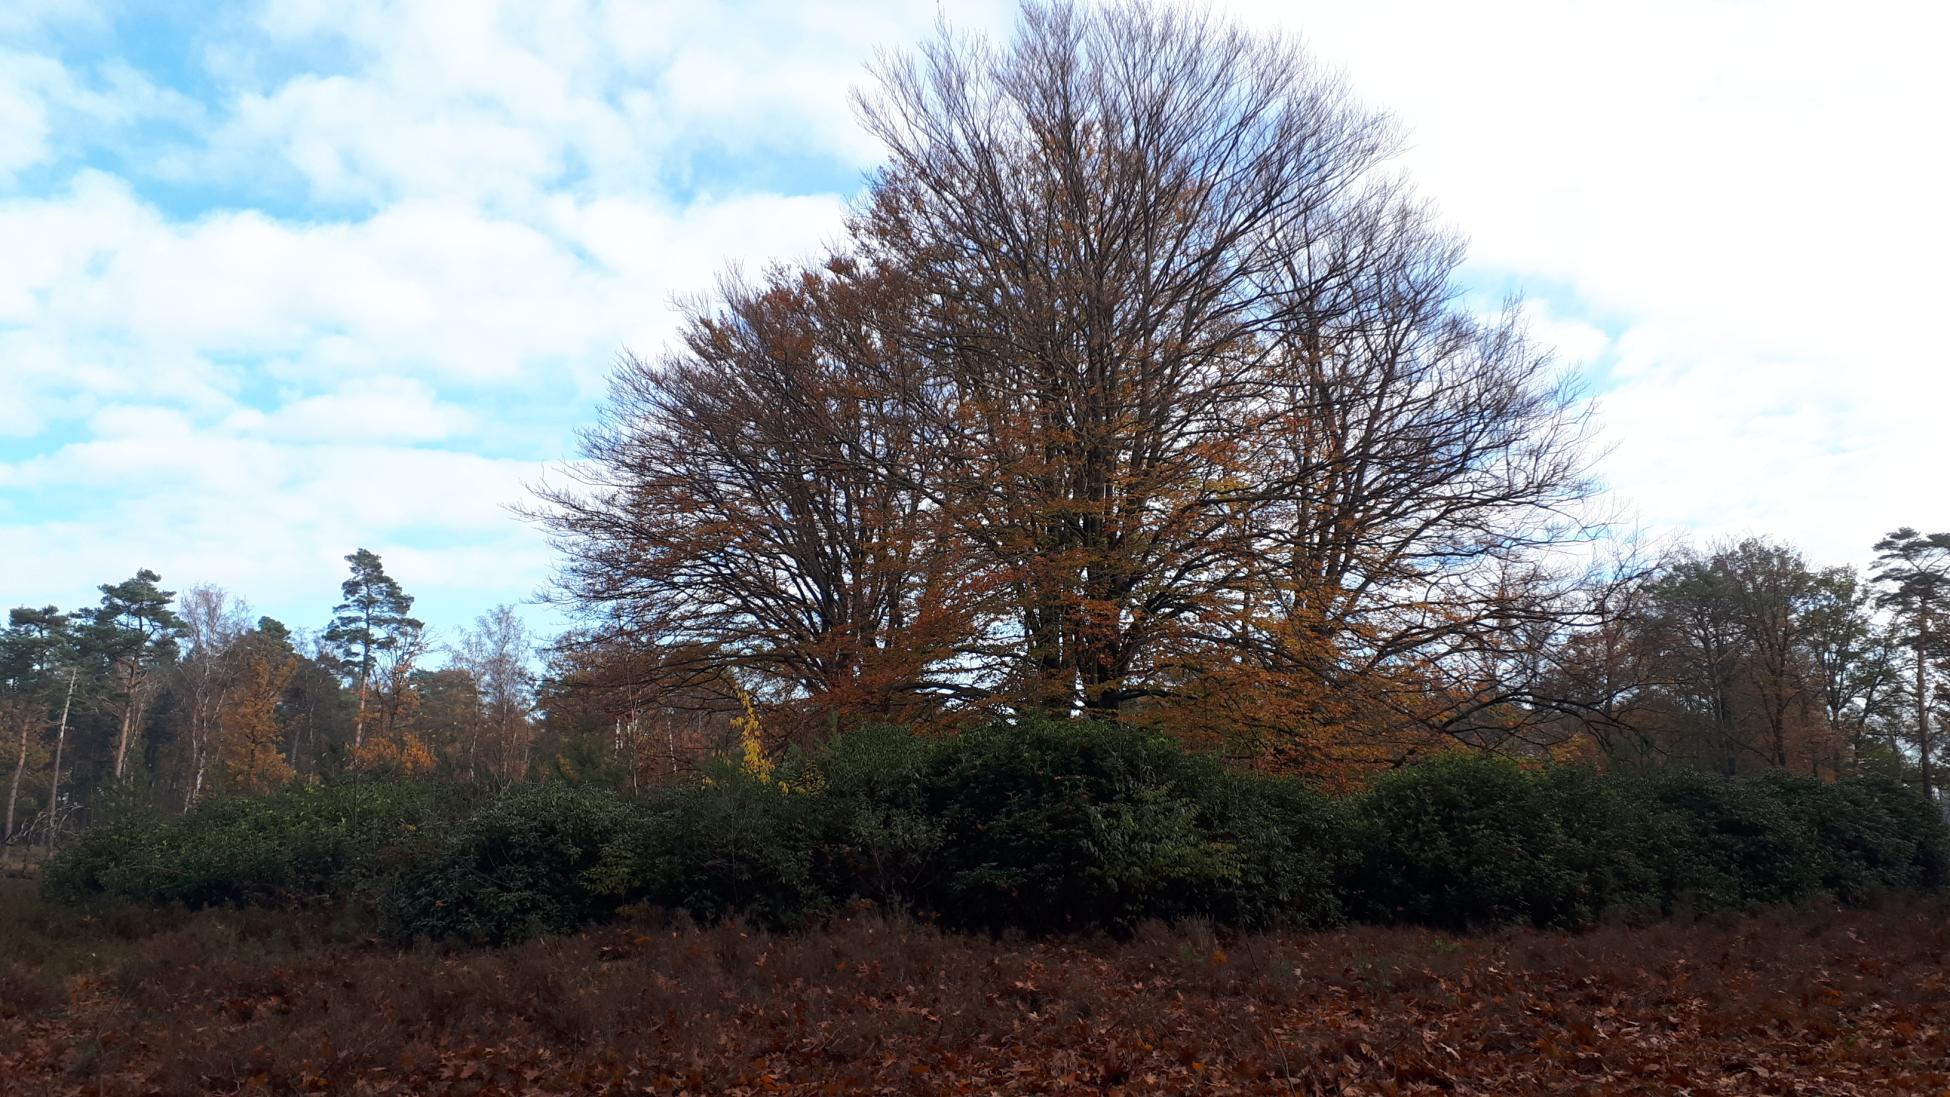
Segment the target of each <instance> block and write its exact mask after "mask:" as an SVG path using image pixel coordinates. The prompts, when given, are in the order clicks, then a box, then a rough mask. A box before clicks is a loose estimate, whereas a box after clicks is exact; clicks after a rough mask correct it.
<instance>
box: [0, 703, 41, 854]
mask: <svg viewBox="0 0 1950 1097" xmlns="http://www.w3.org/2000/svg"><path fill="white" fill-rule="evenodd" d="M35 723H36V721H34V720H32V719H28V718H27V717H25V716H23V717H22V718H21V721H20V752H19V754H17V755H15V757H14V779H13V782H12V783H11V784H10V785H8V786H7V827H6V829H5V830H4V831H0V842H11V841H13V837H14V805H15V804H16V803H18V802H19V801H20V775H21V774H22V773H24V772H26V770H27V734H28V732H29V731H30V730H32V728H33V726H34V724H35Z"/></svg>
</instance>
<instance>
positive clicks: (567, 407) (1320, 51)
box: [0, 0, 1950, 629]
mask: <svg viewBox="0 0 1950 1097" xmlns="http://www.w3.org/2000/svg"><path fill="white" fill-rule="evenodd" d="M1216 6H1217V7H1219V8H1221V9H1224V10H1231V11H1235V12H1236V13H1237V14H1238V15H1239V17H1240V18H1242V19H1244V20H1247V21H1249V22H1252V23H1254V24H1256V25H1265V26H1280V27H1285V28H1288V29H1291V30H1294V31H1297V32H1299V33H1300V34H1301V35H1302V36H1303V38H1304V40H1305V41H1306V42H1307V44H1308V46H1309V47H1310V49H1311V50H1312V52H1313V53H1314V54H1315V56H1316V57H1317V58H1318V59H1319V60H1320V61H1322V62H1323V63H1326V64H1328V65H1331V66H1334V67H1336V68H1339V69H1342V70H1344V71H1345V72H1346V73H1347V75H1348V77H1349V78H1350V80H1351V81H1352V82H1353V84H1354V85H1355V86H1356V88H1357V89H1358V90H1359V91H1360V92H1361V93H1362V94H1363V95H1364V96H1365V97H1366V98H1367V99H1368V100H1369V101H1370V102H1372V103H1374V104H1376V105H1378V106H1382V107H1385V108H1387V109H1389V110H1391V111H1393V112H1394V113H1395V114H1396V115H1398V116H1399V118H1400V119H1401V121H1402V122H1403V124H1404V125H1405V127H1406V128H1407V130H1408V132H1409V134H1410V138H1411V146H1410V148H1409V150H1408V151H1407V152H1406V154H1405V155H1404V157H1403V160H1404V164H1405V166H1406V168H1407V170H1408V171H1409V172H1410V173H1411V174H1412V175H1413V176H1414V177H1415V178H1416V179H1417V180H1418V181H1419V183H1420V185H1421V187H1422V189H1423V190H1424V191H1425V192H1426V194H1427V195H1428V196H1429V197H1430V198H1432V199H1433V200H1434V201H1435V202H1436V204H1437V206H1438V208H1439V209H1440V210H1441V211H1442V213H1443V215H1444V216H1445V217H1446V218H1447V219H1448V220H1449V221H1450V222H1451V223H1452V224H1454V225H1455V226H1456V227H1457V228H1458V229H1460V230H1461V231H1462V232H1464V233H1465V234H1467V235H1468V236H1469V238H1470V239H1471V241H1472V251H1471V255H1472V259H1471V264H1470V267H1469V270H1468V277H1469V279H1470V282H1471V285H1472V287H1473V288H1474V289H1476V290H1477V291H1479V292H1481V293H1483V294H1484V295H1486V296H1489V297H1495V296H1497V295H1500V294H1502V293H1505V292H1508V291H1513V290H1514V291H1520V292H1521V293H1522V294H1523V295H1524V296H1525V298H1526V299H1527V301H1528V303H1529V304H1528V307H1529V309H1530V310H1531V317H1532V321H1533V323H1534V324H1535V326H1536V330H1537V332H1538V334H1539V335H1540V336H1541V337H1543V338H1545V339H1547V340H1549V341H1550V342H1552V343H1554V344H1555V345H1556V346H1557V348H1558V351H1559V354H1560V356H1561V357H1562V359H1563V360H1564V361H1566V362H1568V363H1573V364H1576V365H1578V366H1580V367H1581V368H1582V369H1583V370H1584V372H1585V375H1586V377H1587V378H1588V383H1589V387H1590V389H1591V390H1592V392H1593V393H1594V394H1595V396H1596V397H1597V400H1598V415H1599V419H1600V422H1601V424H1602V432H1603V437H1604V440H1605V442H1606V443H1607V444H1608V445H1609V446H1610V451H1609V453H1608V454H1607V456H1606V457H1605V458H1604V460H1603V463H1602V464H1601V466H1600V468H1601V471H1602V473H1603V475H1604V477H1605V479H1606V481H1607V483H1608V484H1609V485H1610V487H1611V489H1612V490H1613V491H1614V492H1615V493H1616V495H1617V496H1618V498H1619V500H1620V502H1621V503H1622V504H1623V505H1624V506H1626V507H1627V508H1629V511H1630V512H1631V513H1632V514H1635V515H1636V516H1637V518H1638V520H1639V521H1640V522H1641V523H1642V524H1643V525H1644V526H1645V527H1647V528H1648V529H1650V530H1652V531H1656V532H1661V533H1670V534H1688V535H1692V536H1696V537H1701V538H1710V537H1715V536H1723V535H1734V534H1748V533H1760V534H1769V535H1775V536H1778V537H1782V538H1785V539H1788V540H1790V541H1792V542H1795V543H1797V544H1799V545H1801V546H1802V547H1803V548H1804V549H1805V550H1806V551H1807V552H1808V553H1809V555H1810V556H1811V557H1812V558H1814V559H1815V560H1817V561H1820V562H1830V561H1838V562H1839V561H1859V560H1862V559H1864V558H1865V557H1866V555H1867V546H1868V544H1869V543H1871V542H1873V541H1874V540H1875V538H1876V537H1877V536H1879V535H1880V534H1881V533H1882V532H1884V531H1885V530H1887V529H1890V528H1892V527H1894V526H1897V525H1902V524H1910V525H1917V526H1921V527H1926V528H1930V529H1941V528H1946V527H1950V490H1946V488H1945V487H1944V482H1945V477H1944V474H1943V472H1942V471H1941V470H1942V469H1943V467H1944V461H1943V458H1942V456H1941V454H1942V452H1943V451H1942V447H1941V438H1942V436H1943V433H1944V429H1945V428H1944V424H1945V422H1946V408H1947V407H1950V351H1946V349H1945V347H1944V344H1943V342H1942V339H1941V337H1940V336H1939V333H1938V327H1939V318H1940V310H1941V309H1942V308H1943V302H1944V299H1945V296H1946V291H1950V276H1946V275H1945V274H1944V273H1943V267H1942V264H1943V257H1944V256H1946V255H1950V213H1946V209H1950V204H1947V203H1946V201H1945V198H1944V195H1945V192H1946V179H1945V163H1946V149H1945V137H1944V134H1945V133H1946V132H1950V122H1946V119H1945V118H1944V117H1943V115H1944V112H1945V107H1946V106H1950V66H1944V65H1943V64H1942V63H1941V57H1940V49H1941V44H1942V42H1943V41H1944V40H1945V38H1946V32H1950V17H1947V16H1946V15H1945V14H1944V13H1945V11H1946V7H1950V6H1946V5H1939V4H1931V3H1922V2H1913V3H1893V2H1892V3H1875V2H1869V3H1857V4H1849V5H1839V4H1834V3H1832V2H1831V3H1795V2H1791V0H1775V2H1760V0H1676V2H1669V3H1668V2H1650V3H1639V4H1632V5H1599V4H1574V3H1558V2H1551V3H1543V2H1539V3H1517V2H1503V0H1490V2H1477V3H1469V4H1457V3H1454V2H1452V0H1427V2H1416V3H1410V2H1394V0H1363V2H1362V3H1358V4H1357V3H1349V2H1346V0H1340V2H1336V3H1314V2H1275V0H1267V2H1263V3H1250V2H1245V0H1241V2H1237V3H1219V4H1217V5H1216ZM937 10H939V11H940V12H941V13H942V14H945V15H946V17H947V18H949V19H950V20H951V21H953V22H956V23H958V24H962V25H966V26H974V27H986V28H993V29H997V30H1002V29H1006V27H1007V26H1008V23H1009V21H1010V19H1011V11H1012V8H1010V7H1009V6H1008V5H1006V4H1001V3H987V2H963V0H946V2H944V3H942V4H940V5H939V8H938V9H937V5H935V4H932V3H916V2H907V0H883V2H879V3H864V2H862V3H852V2H814V0H789V2H788V0H759V2H752V3H720V2H710V0H706V2H698V0H688V2H684V3H664V2H660V0H659V2H649V0H615V2H611V0H560V2H541V0H509V2H507V3H504V4H501V5H499V10H497V5H495V4H493V3H489V2H488V0H466V2H454V3H445V2H438V0H428V2H423V3H379V2H366V0H267V2H265V3H262V4H255V3H238V4H234V5H229V6H218V5H203V4H187V5H186V4H180V3H175V2H173V0H144V2H131V3H125V4H115V3H107V2H103V3H90V2H88V0H0V565H3V566H0V599H5V600H6V603H7V604H16V603H35V604H39V603H45V602H55V603H59V604H62V605H64V606H72V605H77V604H81V603H84V602H88V601H92V599H93V596H94V595H93V588H94V586H95V584H97V583H102V582H107V581H110V580H114V579H119V578H123V577H126V576H127V575H129V574H131V573H132V572H133V571H134V570H135V569H136V568H138V567H151V568H155V569H157V570H159V571H161V572H162V573H163V575H164V578H165V580H166V583H165V585H167V586H175V587H180V586H184V585H187V584H189V583H192V582H197V581H210V582H217V583H220V584H221V585H223V586H225V587H227V588H229V589H230V590H231V591H233V592H234V593H237V594H240V595H242V596H244V597H245V598H247V599H249V600H250V601H251V602H252V603H253V604H254V605H255V606H257V607H258V608H259V609H260V610H261V611H263V612H269V613H272V614H275V615H277V616H279V617H281V618H283V619H285V620H286V621H287V622H289V623H291V624H293V625H298V626H308V625H309V626H315V625H318V624H322V623H323V621H324V619H325V618H326V616H327V615H328V613H329V610H330V606H331V604H332V603H333V602H334V601H336V595H337V583H338V582H339V580H340V579H341V578H342V576H343V573H344V565H343V563H342V560H341V557H343V556H344V554H345V553H347V552H350V551H351V550H352V549H353V548H355V547H359V546H365V547H368V548H371V549H373V550H374V551H376V552H379V553H380V554H381V555H382V556H383V557H384V558H385V560H386V563H387V565H388V568H389V570H391V571H392V572H393V573H394V574H395V575H397V576H398V577H400V579H401V580H402V582H403V583H404V584H405V586H406V587H407V589H408V590H409V591H411V592H413V593H416V594H417V595H418V596H419V598H420V607H421V609H422V610H423V611H424V614H425V616H426V617H427V618H428V619H429V620H430V621H432V622H433V623H434V624H436V625H438V626H442V627H444V628H449V629H451V628H452V627H453V626H456V625H459V624H461V623H464V622H465V621H467V620H468V619H470V618H471V617H472V616H473V615H474V614H476V613H478V612H479V611H480V610H482V609H484V608H486V607H487V606H489V605H491V604H493V603H496V602H504V601H520V600H522V599H525V598H527V597H529V596H530V595H531V594H532V593H533V592H534V591H535V590H536V588H537V587H538V586H540V584H541V583H542V582H543V580H544V579H545V577H546V575H547V572H548V569H549V563H550V561H549V555H548V552H547V549H546V547H545V546H544V545H543V544H542V542H541V539H540V537H539V536H538V535H537V534H535V533H534V532H533V531H531V530H529V529H526V528H525V527H523V526H522V525H521V524H520V523H518V522H517V521H516V520H514V519H513V518H511V517H510V516H509V514H508V513H507V511H506V507H507V505H508V504H510V503H512V502H515V501H518V500H519V499H520V498H521V497H522V494H523V489H522V485H523V483H524V482H532V481H534V480H535V479H537V478H538V477H539V476H541V475H542V473H543V470H544V469H545V467H546V466H547V464H548V463H549V462H552V461H557V460H560V459H562V458H564V457H566V456H569V455H571V453H572V452H573V449H574V444H575V443H574V432H575V430H576V428H577V427H578V426H579V425H581V424H583V423H585V422H587V421H588V420H589V418H590V417H591V415H592V412H593V409H594V406H595V404H596V401H597V400H598V398H599V396H600V393H601V386H602V379H603V376H604V374H605V372H606V370H607V369H608V367H609V365H610V364H611V363H612V362H613V360H614V358H615V356H616V354H617V353H618V351H619V350H621V349H623V348H625V347H629V348H634V349H636V350H639V351H645V352H648V351H654V350H655V349H656V348H657V347H658V346H659V345H660V344H661V343H662V342H663V341H664V340H665V339H666V338H667V336H668V334H669V333H670V331H671V330H672V315H671V311H670V307H669V306H670V302H671V300H672V299H673V297H675V296H678V295H683V294H687V293H694V292H697V291H700V290H703V289H707V288H708V287H709V286H710V284H711V281H712V279H713V277H714V275H715V273H716V272H717V271H719V270H720V269H721V268H723V267H724V266H725V265H726V264H728V263H734V262H735V263H741V264H743V265H744V266H746V267H747V268H749V267H751V266H754V265H757V264H762V263H763V262H764V261H766V259H768V258H771V257H778V258H792V257H795V256H801V255H805V254H807V253H809V252H810V251H812V250H813V249H814V248H816V247H817V246H818V245H819V243H820V242H821V241H824V240H828V239H831V238H833V236H834V235H835V233H836V230H837V227H838V223H839V218H840V214H841V211H842V209H843V208H844V205H845V203H846V201H847V200H848V198H849V197H850V196H851V195H853V194H854V193H855V192H856V191H857V189H858V187H859V184H860V180H861V176H862V173H863V172H864V171H865V170H866V169H867V168H869V167H870V166H871V165H872V164H873V163H874V161H875V149H874V146H873V145H872V143H871V142H870V141H869V140H868V139H866V138H865V137H864V136H863V135H862V134H861V133H860V131H859V129H858V128H857V127H856V125H855V124H854V121H853V118H852V114H851V111H850V109H849V107H848V105H847V90H848V89H849V88H850V87H851V86H853V85H855V84H856V83H858V82H859V81H860V79H861V77H862V66H863V64H864V63H865V62H866V61H867V60H868V59H869V58H870V57H871V56H872V54H873V52H874V50H875V49H876V48H878V47H882V46H900V45H902V44H905V43H911V42H914V41H916V40H918V39H920V38H921V37H923V36H924V35H926V34H927V33H928V31H929V29H930V27H931V25H932V23H933V20H934V19H935V17H936V13H937ZM544 623H545V622H544Z"/></svg>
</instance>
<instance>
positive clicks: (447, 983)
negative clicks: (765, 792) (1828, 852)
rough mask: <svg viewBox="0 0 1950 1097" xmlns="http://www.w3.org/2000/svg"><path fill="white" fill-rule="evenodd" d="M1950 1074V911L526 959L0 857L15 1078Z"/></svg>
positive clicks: (204, 1087) (913, 930)
mask: <svg viewBox="0 0 1950 1097" xmlns="http://www.w3.org/2000/svg"><path fill="white" fill-rule="evenodd" d="M686 1091H688V1092H689V1093H691V1094H719V1093H725V1094H753V1093H831V1094H851V1093H913V1094H936V1093H1049V1094H1101V1093H1128V1094H1140V1093H1144V1094H1178V1093H1275V1094H1278V1093H1304V1094H1320V1093H1327V1094H1391V1095H1392V1094H1412V1093H1451V1094H1530V1093H1593V1094H1597V1093H1612V1094H1720V1093H1739V1094H1747V1093H1756V1094H1759V1093H1767V1094H1788V1093H1799V1094H1822V1095H1834V1097H1840V1095H1849V1094H1878V1095H1880V1094H1907V1093H1928V1094H1941V1093H1945V1092H1950V904H1946V903H1944V902H1941V901H1927V902H1925V901H1905V902H1891V903H1889V904H1887V905H1883V906H1880V907H1878V908H1876V909H1871V910H1855V911H1838V910H1833V909H1818V908H1804V909H1798V910H1792V911H1777V912H1773V913H1769V914H1765V915H1762V916H1759V917H1754V918H1744V919H1735V918H1724V919H1718V918H1716V919H1707V920H1702V921H1692V922H1685V923H1681V922H1670V923H1665V924H1660V925H1654V926H1649V927H1640V928H1628V927H1622V926H1621V927H1608V928H1604V929H1601V930H1598V931H1596V932H1592V933H1588V934H1583V935H1579V936H1573V937H1565V936H1561V935H1555V934H1540V933H1529V932H1509V933H1500V934H1494V935H1486V936H1479V937H1453V936H1448V935H1443V934H1438V933H1432V932H1425V931H1419V930H1402V929H1367V928H1354V929H1347V930H1341V931H1336V932H1326V933H1311V934H1280V935H1263V936H1239V937H1229V936H1218V937H1215V936H1214V935H1212V934H1211V933H1208V932H1205V931H1202V930H1201V929H1199V928H1197V927H1182V926H1181V927H1176V928H1167V927H1162V926H1159V927H1147V928H1145V929H1142V930H1140V931H1139V932H1138V933H1137V934H1136V935H1135V936H1134V937H1133V938H1132V939H1130V940H1125V941H1111V940H1107V939H1090V940H1058V941H998V940H991V939H989V938H986V937H971V936H960V935H951V934H943V933H939V932H936V931H934V930H932V929H929V928H928V927H926V926H922V925H918V924H916V923H914V922H911V921H906V920H900V919H889V918H884V917H880V916H877V915H873V914H862V915H859V916H857V917H853V918H849V919H845V920H841V921H838V922H836V923H834V924H832V925H831V926H828V927H826V928H824V929H820V930H815V931H809V932H804V933H799V934H794V935H791V936H771V935H767V934H762V933H757V932H752V931H746V930H741V929H739V928H737V927H734V926H724V927H715V928H696V927H691V926H688V925H685V924H672V923H671V922H669V921H668V920H659V919H657V918H654V917H651V916H648V915H646V916H643V917H640V918H634V919H630V920H626V921H625V922H624V923H622V924H618V925H614V926H609V927H605V928H603V929H600V930H596V931H592V932H589V933H585V934H580V935H577V936H574V937H564V938H553V939H545V940H541V941H536V942H533V943H530V944H526V945H521V946H517V947H513V948H506V949H496V950H440V949H435V948H431V947H420V948H411V949H398V948H391V947H387V946H384V945H382V944H379V943H377V942H374V941H371V940H365V939H361V938H359V937H358V936H357V930H356V929H355V928H354V926H353V923H350V922H341V923H338V924H336V925H335V924H333V923H332V922H330V921H329V920H325V919H322V918H317V919H314V918H303V919H294V918H292V917H291V916H289V915H285V916H273V915H271V914H268V913H264V912H223V911H208V912H202V913H198V914H184V913H181V912H175V913H163V914H158V913H156V912H153V911H147V912H145V911H134V910H120V911H113V912H104V913H98V914H94V915H89V916H81V915H77V914H75V913H74V912H70V911H66V910H62V909H58V908H50V907H48V906H45V905H43V904H42V903H41V902H40V901H39V900H38V899H37V898H36V897H35V896H34V893H33V888H32V884H31V882H30V881H25V880H7V879H0V1092H4V1093H6V1094H8V1095H15V1094H19V1095H30V1094H205V1093H352V1094H368V1093H370V1094H382V1093H384V1094H445V1093H455V1094H497V1093H519V1094H530V1093H535V1094H558V1093H577V1094H580V1093H611V1094H622V1093H629V1094H646V1093H647V1094H666V1093H681V1092H686Z"/></svg>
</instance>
